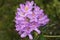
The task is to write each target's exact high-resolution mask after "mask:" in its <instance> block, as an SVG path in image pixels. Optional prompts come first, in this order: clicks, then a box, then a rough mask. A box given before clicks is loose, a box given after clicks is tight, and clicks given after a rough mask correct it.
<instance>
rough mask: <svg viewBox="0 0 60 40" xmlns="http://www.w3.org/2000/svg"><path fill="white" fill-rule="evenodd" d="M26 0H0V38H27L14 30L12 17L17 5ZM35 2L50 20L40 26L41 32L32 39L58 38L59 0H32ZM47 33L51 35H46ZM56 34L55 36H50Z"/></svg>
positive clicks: (58, 39)
mask: <svg viewBox="0 0 60 40" xmlns="http://www.w3.org/2000/svg"><path fill="white" fill-rule="evenodd" d="M25 1H26V0H0V40H28V37H27V38H24V39H21V38H20V36H19V35H18V33H17V32H16V30H15V26H14V25H15V23H14V17H15V13H16V9H17V7H19V4H20V3H25ZM34 1H35V3H36V4H37V5H38V6H39V7H40V8H41V9H43V10H44V13H45V14H47V15H48V17H49V19H50V22H49V23H48V24H47V25H45V26H43V27H40V30H41V31H42V33H41V34H40V35H37V36H36V33H35V32H33V33H32V35H33V36H34V39H33V40H60V37H57V36H59V35H60V0H34ZM44 35H48V36H51V37H46V36H44ZM52 36H56V37H52Z"/></svg>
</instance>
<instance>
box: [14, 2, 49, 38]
mask: <svg viewBox="0 0 60 40" xmlns="http://www.w3.org/2000/svg"><path fill="white" fill-rule="evenodd" d="M48 21H49V19H48V17H47V15H45V14H44V13H43V10H42V9H40V7H38V6H37V5H36V4H35V3H34V1H31V2H29V1H27V2H26V3H25V4H20V7H19V8H17V12H16V16H15V23H16V25H15V27H16V30H17V31H18V33H19V35H20V36H21V38H24V37H26V36H29V39H33V37H32V35H31V32H32V31H36V32H37V33H38V34H40V33H41V32H40V30H39V29H38V28H39V27H40V26H43V25H46V24H47V23H48Z"/></svg>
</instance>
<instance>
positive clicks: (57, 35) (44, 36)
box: [44, 35, 60, 37]
mask: <svg viewBox="0 0 60 40" xmlns="http://www.w3.org/2000/svg"><path fill="white" fill-rule="evenodd" d="M44 37H60V35H56V36H50V35H44Z"/></svg>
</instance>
